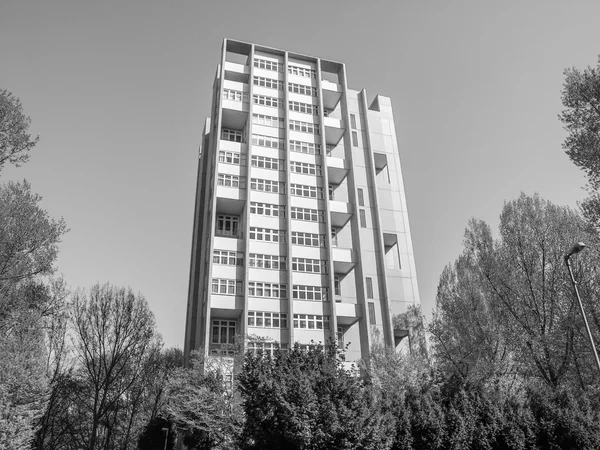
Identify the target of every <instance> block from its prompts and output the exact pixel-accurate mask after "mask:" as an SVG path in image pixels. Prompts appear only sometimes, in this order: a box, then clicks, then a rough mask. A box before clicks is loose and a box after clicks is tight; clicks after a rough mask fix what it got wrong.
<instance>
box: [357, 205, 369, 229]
mask: <svg viewBox="0 0 600 450" xmlns="http://www.w3.org/2000/svg"><path fill="white" fill-rule="evenodd" d="M358 215H359V217H360V227H361V228H367V214H366V213H365V210H364V209H359V210H358Z"/></svg>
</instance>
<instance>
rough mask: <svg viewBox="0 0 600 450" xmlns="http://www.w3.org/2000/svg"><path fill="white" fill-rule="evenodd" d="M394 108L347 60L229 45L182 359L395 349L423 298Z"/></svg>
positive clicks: (203, 188)
mask: <svg viewBox="0 0 600 450" xmlns="http://www.w3.org/2000/svg"><path fill="white" fill-rule="evenodd" d="M419 302H420V300H419V291H418V287H417V276H416V271H415V263H414V257H413V250H412V243H411V237H410V229H409V222H408V212H407V207H406V201H405V195H404V187H403V181H402V173H401V166H400V158H399V153H398V146H397V142H396V132H395V128H394V118H393V113H392V105H391V101H390V99H389V98H387V97H384V96H381V95H377V96H376V97H375V98H374V100H373V101H372V102H371V103H370V104H368V102H367V94H366V91H365V90H364V89H363V90H361V91H357V90H354V89H351V88H350V87H349V86H348V83H347V73H346V66H345V65H344V64H343V63H340V62H336V61H332V60H328V59H322V58H318V57H310V56H306V55H302V54H298V53H294V52H288V51H283V50H279V49H275V48H269V47H264V46H260V45H256V44H251V43H246V42H239V41H234V40H229V39H225V40H224V42H223V47H222V53H221V61H220V63H219V64H218V66H217V71H216V75H215V80H214V84H213V97H212V108H211V117H210V118H209V119H207V120H206V122H205V124H204V130H203V135H202V143H201V148H200V156H199V164H198V178H197V190H196V198H195V213H194V225H193V238H192V255H191V268H190V284H189V295H188V306H187V321H186V331H185V346H184V353H185V356H186V359H187V358H188V357H189V353H190V351H192V350H198V349H201V350H203V351H204V352H205V353H206V354H207V355H226V354H227V352H228V351H229V350H227V349H229V348H230V347H231V345H232V344H234V343H237V344H238V345H239V344H242V345H244V347H245V349H246V351H256V350H258V349H262V350H263V351H266V352H271V351H273V350H274V349H275V348H278V347H281V348H287V347H290V346H293V345H294V344H295V343H296V342H298V343H300V345H305V346H307V345H311V343H318V342H321V343H329V342H333V341H336V342H337V344H338V345H340V346H342V347H344V348H346V360H347V361H354V360H356V359H359V358H361V357H363V356H365V355H366V354H367V352H368V351H369V348H370V346H371V344H372V343H373V341H374V340H380V341H381V342H384V343H385V345H387V346H389V347H396V348H397V347H398V346H399V345H400V343H401V341H402V339H403V338H404V337H405V336H406V330H399V329H395V328H394V325H393V316H394V315H397V314H400V313H403V312H405V311H406V309H407V307H408V306H410V305H417V304H419Z"/></svg>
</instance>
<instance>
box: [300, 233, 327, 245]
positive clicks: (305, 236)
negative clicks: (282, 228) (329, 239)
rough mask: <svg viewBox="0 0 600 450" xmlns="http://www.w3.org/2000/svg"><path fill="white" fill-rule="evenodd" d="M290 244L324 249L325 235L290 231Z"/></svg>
mask: <svg viewBox="0 0 600 450" xmlns="http://www.w3.org/2000/svg"><path fill="white" fill-rule="evenodd" d="M292 244H296V245H305V246H308V247H325V235H324V234H315V233H303V232H302V231H292Z"/></svg>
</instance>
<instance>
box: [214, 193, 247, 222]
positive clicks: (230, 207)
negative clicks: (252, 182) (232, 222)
mask: <svg viewBox="0 0 600 450" xmlns="http://www.w3.org/2000/svg"><path fill="white" fill-rule="evenodd" d="M245 204H246V190H245V189H238V188H232V187H227V186H217V208H216V211H217V212H218V213H219V214H231V215H237V216H239V215H241V214H242V212H243V211H244V205H245Z"/></svg>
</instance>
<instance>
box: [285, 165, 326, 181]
mask: <svg viewBox="0 0 600 450" xmlns="http://www.w3.org/2000/svg"><path fill="white" fill-rule="evenodd" d="M290 170H291V171H292V172H296V173H302V174H305V175H316V176H318V177H320V176H322V175H323V173H322V170H321V166H320V165H318V164H311V163H304V162H298V161H290Z"/></svg>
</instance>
